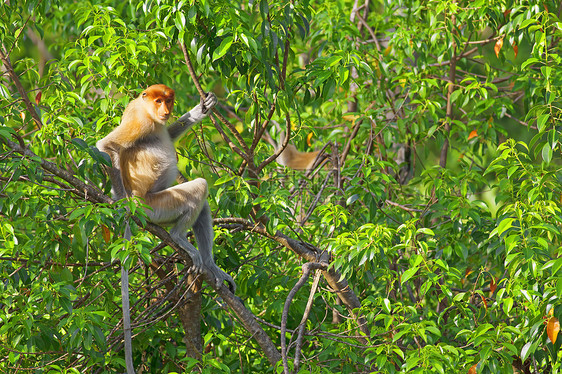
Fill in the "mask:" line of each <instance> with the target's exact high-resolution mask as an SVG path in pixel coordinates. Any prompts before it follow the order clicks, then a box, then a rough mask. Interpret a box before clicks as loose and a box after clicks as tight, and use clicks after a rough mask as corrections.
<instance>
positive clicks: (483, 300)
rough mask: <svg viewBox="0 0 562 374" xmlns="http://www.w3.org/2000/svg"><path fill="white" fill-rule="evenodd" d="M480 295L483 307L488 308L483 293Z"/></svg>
mask: <svg viewBox="0 0 562 374" xmlns="http://www.w3.org/2000/svg"><path fill="white" fill-rule="evenodd" d="M480 297H481V298H482V302H483V303H484V308H486V310H488V302H487V301H486V298H485V297H484V295H480Z"/></svg>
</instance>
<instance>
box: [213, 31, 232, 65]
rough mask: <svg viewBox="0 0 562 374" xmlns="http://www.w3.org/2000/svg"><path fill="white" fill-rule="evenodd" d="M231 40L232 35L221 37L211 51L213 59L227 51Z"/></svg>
mask: <svg viewBox="0 0 562 374" xmlns="http://www.w3.org/2000/svg"><path fill="white" fill-rule="evenodd" d="M232 41H233V38H232V36H227V37H226V38H224V39H223V41H222V42H221V44H220V45H219V47H218V48H217V49H215V51H214V52H213V61H216V60H218V59H219V58H221V57H222V56H224V55H225V54H226V53H227V52H228V50H229V48H230V46H231V45H232Z"/></svg>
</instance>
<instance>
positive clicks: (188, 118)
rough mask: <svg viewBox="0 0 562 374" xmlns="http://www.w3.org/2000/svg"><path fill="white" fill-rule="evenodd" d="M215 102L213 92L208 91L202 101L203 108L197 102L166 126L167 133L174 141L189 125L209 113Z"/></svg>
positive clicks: (215, 98)
mask: <svg viewBox="0 0 562 374" xmlns="http://www.w3.org/2000/svg"><path fill="white" fill-rule="evenodd" d="M216 104H217V97H216V96H215V94H214V93H212V92H209V93H208V94H207V97H206V98H205V101H204V102H203V105H204V107H205V108H204V110H203V108H202V107H201V104H197V105H196V106H195V107H193V109H191V110H190V111H189V112H187V113H185V114H184V115H183V116H181V117H180V118H179V119H178V120H177V121H176V122H174V123H173V124H171V125H170V126H168V134H170V137H171V138H172V141H175V140H176V139H178V138H179V137H180V136H182V135H183V134H184V133H185V132H186V131H187V130H189V129H190V128H191V126H193V125H195V124H196V123H198V122H201V121H202V120H203V119H204V118H205V117H207V116H208V115H209V112H210V111H211V109H212V108H213V107H214V106H215V105H216Z"/></svg>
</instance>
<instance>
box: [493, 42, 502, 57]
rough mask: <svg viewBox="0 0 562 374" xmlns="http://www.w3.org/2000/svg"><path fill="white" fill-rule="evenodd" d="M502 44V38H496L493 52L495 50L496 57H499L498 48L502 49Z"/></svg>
mask: <svg viewBox="0 0 562 374" xmlns="http://www.w3.org/2000/svg"><path fill="white" fill-rule="evenodd" d="M502 46H503V38H500V39H498V41H497V42H496V45H495V46H494V52H496V57H497V58H500V50H501V49H502Z"/></svg>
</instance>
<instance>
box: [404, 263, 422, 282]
mask: <svg viewBox="0 0 562 374" xmlns="http://www.w3.org/2000/svg"><path fill="white" fill-rule="evenodd" d="M418 269H419V267H418V266H414V267H411V268H409V269H408V270H406V271H405V272H404V273H403V274H402V277H401V282H400V284H404V283H405V282H407V281H408V280H409V279H410V278H412V277H413V276H414V274H416V272H417V271H418Z"/></svg>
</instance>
